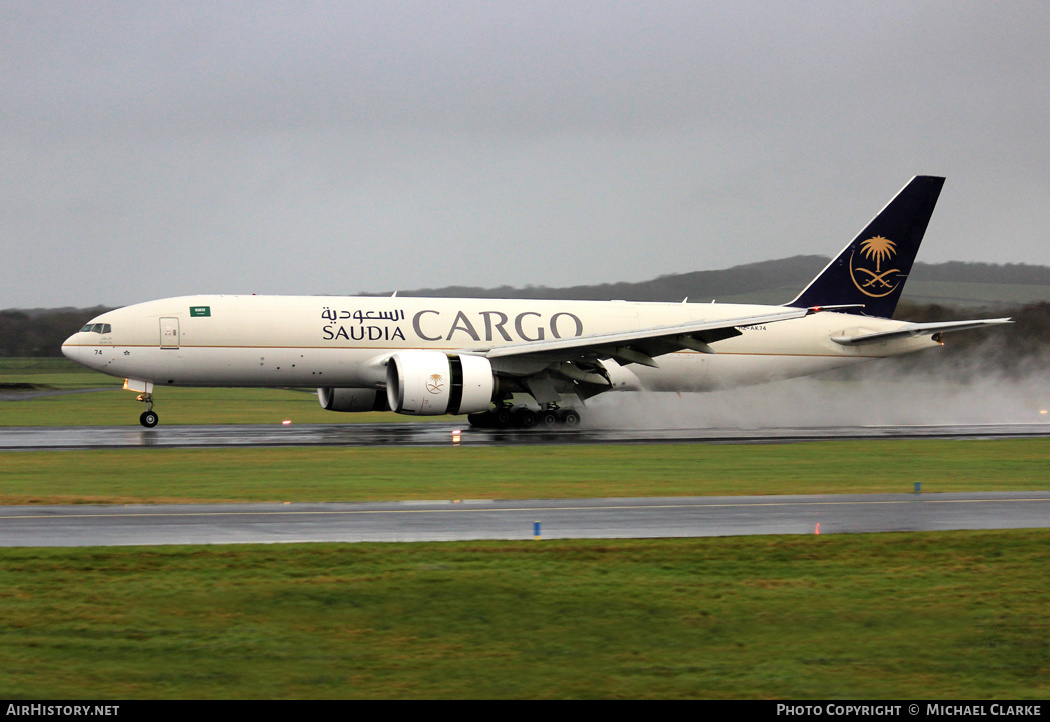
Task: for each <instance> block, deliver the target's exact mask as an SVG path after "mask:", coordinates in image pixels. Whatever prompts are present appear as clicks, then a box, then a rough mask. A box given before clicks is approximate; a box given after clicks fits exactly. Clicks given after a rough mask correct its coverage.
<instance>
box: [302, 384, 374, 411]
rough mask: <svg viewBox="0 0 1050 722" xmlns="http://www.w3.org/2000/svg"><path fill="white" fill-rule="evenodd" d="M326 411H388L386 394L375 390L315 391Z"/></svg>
mask: <svg viewBox="0 0 1050 722" xmlns="http://www.w3.org/2000/svg"><path fill="white" fill-rule="evenodd" d="M317 400H318V401H320V402H321V406H322V407H323V408H324V409H325V410H326V411H351V412H357V411H390V407H389V406H387V403H386V394H384V393H383V392H382V391H376V390H375V389H317Z"/></svg>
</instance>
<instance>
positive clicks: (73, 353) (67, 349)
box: [62, 334, 80, 361]
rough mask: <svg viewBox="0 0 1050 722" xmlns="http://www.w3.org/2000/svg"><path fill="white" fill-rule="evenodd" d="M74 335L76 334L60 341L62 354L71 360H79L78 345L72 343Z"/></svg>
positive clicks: (74, 338) (74, 339)
mask: <svg viewBox="0 0 1050 722" xmlns="http://www.w3.org/2000/svg"><path fill="white" fill-rule="evenodd" d="M76 337H77V335H76V334H73V335H72V336H70V337H69V338H67V339H66V340H65V341H63V342H62V355H63V356H65V357H66V358H67V359H69V360H71V361H77V360H79V359H78V357H79V356H80V347H79V346H76V345H74V342H75V341H76Z"/></svg>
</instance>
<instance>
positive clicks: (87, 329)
mask: <svg viewBox="0 0 1050 722" xmlns="http://www.w3.org/2000/svg"><path fill="white" fill-rule="evenodd" d="M90 330H91V324H90V323H89V324H88V325H87V326H85V327H84V328H82V329H80V333H87V332H88V331H90Z"/></svg>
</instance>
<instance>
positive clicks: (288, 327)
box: [62, 176, 1010, 427]
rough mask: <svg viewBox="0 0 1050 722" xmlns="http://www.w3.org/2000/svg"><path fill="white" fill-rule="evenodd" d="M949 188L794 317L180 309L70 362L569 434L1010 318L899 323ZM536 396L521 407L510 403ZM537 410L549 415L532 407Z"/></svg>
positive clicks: (95, 333)
mask: <svg viewBox="0 0 1050 722" xmlns="http://www.w3.org/2000/svg"><path fill="white" fill-rule="evenodd" d="M943 184H944V179H943V178H937V177H931V176H916V177H915V178H913V179H912V180H911V181H909V182H908V184H907V185H906V186H905V187H904V188H903V189H902V190H901V191H900V192H899V193H898V194H897V195H896V196H895V197H894V198H893V200H891V201H890V203H889V204H888V205H887V206H886V207H885V208H884V209H883V210H882V211H881V212H880V213H879V214H878V215H877V216H876V217H875V219H874V220H872V221H871V223H869V224H868V225H867V226H866V227H865V228H864V230H863V231H861V233H860V234H859V235H857V237H856V238H855V239H853V240H852V241H851V242H850V243H849V244H848V245H847V246H846V248H845V249H844V250H843V251H842V252H841V253H840V254H839V255H838V256H837V257H836V258H835V259H834V260H833V261H832V262H831V263H829V264H828V265H827V267H826V268H825V269H824V270H823V271H821V273H820V274H819V275H818V276H817V277H816V278H815V279H814V280H813V281H812V282H811V283H810V284H809V285H808V286H807V287H806V288H805V290H803V291H802V293H800V294H799V296H798V297H797V298H796V299H795V300H793V301H791V302H790V303H787V304H785V305H783V306H761V305H744V304H716V303H714V302H712V303H686V302H684V301H683V302H682V303H633V302H627V301H532V300H490V299H473V298H459V299H434V298H406V297H397V296H392V297H389V298H377V297H335V296H254V295H252V296H221V295H220V296H182V297H178V298H166V299H162V300H159V301H149V302H146V303H139V304H135V305H133V306H127V307H125V308H121V309H117V310H115V311H109V312H107V313H104V314H102V315H100V316H98V317H97V318H94V319H92V321H91V322H90V323H88V324H87V325H86V326H84V327H83V328H82V329H80V331H78V332H77V333H75V334H73V335H72V336H70V337H69V338H68V339H66V341H65V343H64V344H63V345H62V352H63V353H64V354H65V355H66V356H68V357H69V358H71V359H73V360H74V361H77V362H79V363H81V364H83V365H85V366H88V367H90V368H92V369H95V370H97V371H101V372H103V373H106V374H110V375H112V376H116V377H121V378H124V379H125V382H124V388H125V389H128V390H131V391H137V392H139V394H140V395H139V397H138V398H139V400H140V401H144V402H145V403H146V411H145V412H144V413H143V414H142V416H141V417H140V422H141V423H142V425H143V426H146V427H153V426H155V425H156V424H157V421H158V416H157V413H156V412H155V411H154V410H153V404H154V390H155V389H156V388H157V387H163V386H252V387H304V386H305V387H311V388H316V389H317V397H318V399H319V401H320V403H321V405H322V406H323V407H324V408H325V409H328V410H331V411H344V412H363V411H382V410H393V411H396V412H397V413H401V414H412V415H423V416H425V415H437V414H469V416H468V418H469V420H470V422H471V423H472V424H474V425H477V426H508V425H512V424H513V425H516V426H521V427H529V426H533V425H535V424H537V423H544V424H549V423H563V424H567V425H575V424H578V423H579V422H580V415H579V412H578V411H577V410H575V409H574V408H572V407H571V406H566V407H562V404H563V403H566V402H567V400H568V403H572V402H575V401H578V402H579V403H580V404H581V405H582V403H583V402H584V400H586V399H588V398H590V397H593V396H595V395H597V394H601V393H605V392H609V391H642V390H645V391H709V390H713V389H723V388H728V387H733V386H742V385H747V384H756V383H763V382H766V381H771V380H774V379H782V378H790V377H795V376H803V375H806V374H812V373H816V372H818V371H825V370H827V369H832V368H835V367H839V366H845V365H848V364H854V363H857V362H860V361H867V360H870V359H876V358H885V357H887V356H896V355H898V354H904V353H911V352H913V351H918V350H920V349H924V348H929V347H933V346H937V345H939V344H941V335H942V334H943V333H945V332H947V331H959V330H963V329H971V328H978V327H984V326H990V325H993V324H1000V323H1008V322H1009V321H1010V319H1007V318H998V319H987V320H977V321H956V322H950V323H908V322H906V321H895V320H892V319H891V318H890V317H891V316H892V315H893V311H894V309H895V307H896V305H897V300H898V299H899V298H900V295H901V291H902V290H903V288H904V282H905V280H907V277H908V274H909V273H910V271H911V266H912V261H913V260H914V258H915V254H916V252H917V251H918V248H919V244H920V242H921V241H922V237H923V234H924V233H925V231H926V226H927V224H928V223H929V220H930V216H931V214H932V213H933V208H934V205H935V204H936V202H937V197H938V195H939V194H940V191H941V187H942V185H943ZM515 395H517V396H518V397H519V399H520V398H521V397H524V396H527V397H531V399H532V400H534V401H535V403H534V404H533V403H531V401H530V402H529V403H527V404H522V403H519V404H518V405H515V401H514V397H515ZM535 407H538V410H537V409H536V408H535Z"/></svg>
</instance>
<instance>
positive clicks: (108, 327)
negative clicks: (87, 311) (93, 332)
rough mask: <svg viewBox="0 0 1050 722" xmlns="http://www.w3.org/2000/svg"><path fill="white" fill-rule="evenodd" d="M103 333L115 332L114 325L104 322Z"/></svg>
mask: <svg viewBox="0 0 1050 722" xmlns="http://www.w3.org/2000/svg"><path fill="white" fill-rule="evenodd" d="M102 333H113V327H112V326H110V325H109V324H108V323H104V324H102Z"/></svg>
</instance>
